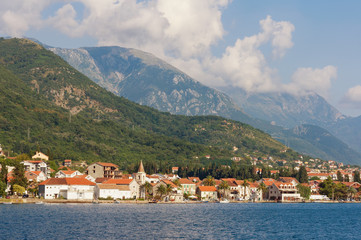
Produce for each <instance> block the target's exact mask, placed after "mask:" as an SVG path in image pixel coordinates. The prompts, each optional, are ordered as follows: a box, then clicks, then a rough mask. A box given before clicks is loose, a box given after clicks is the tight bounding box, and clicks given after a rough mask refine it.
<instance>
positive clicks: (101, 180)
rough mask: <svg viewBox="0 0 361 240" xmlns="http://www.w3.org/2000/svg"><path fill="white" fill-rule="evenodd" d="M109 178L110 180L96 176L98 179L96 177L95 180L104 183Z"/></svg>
mask: <svg viewBox="0 0 361 240" xmlns="http://www.w3.org/2000/svg"><path fill="white" fill-rule="evenodd" d="M107 180H109V178H103V177H99V178H96V179H95V182H96V183H102V182H105V181H107Z"/></svg>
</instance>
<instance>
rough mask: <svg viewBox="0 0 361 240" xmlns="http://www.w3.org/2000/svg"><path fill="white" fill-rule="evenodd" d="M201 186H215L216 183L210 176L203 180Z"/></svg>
mask: <svg viewBox="0 0 361 240" xmlns="http://www.w3.org/2000/svg"><path fill="white" fill-rule="evenodd" d="M203 185H204V186H214V185H216V182H215V181H214V178H213V177H212V176H208V177H207V178H205V179H203Z"/></svg>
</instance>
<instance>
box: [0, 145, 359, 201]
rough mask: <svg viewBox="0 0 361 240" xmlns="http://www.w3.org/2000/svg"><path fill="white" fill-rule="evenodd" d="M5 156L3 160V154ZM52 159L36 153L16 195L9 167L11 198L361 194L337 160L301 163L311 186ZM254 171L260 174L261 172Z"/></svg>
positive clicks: (354, 176)
mask: <svg viewBox="0 0 361 240" xmlns="http://www.w3.org/2000/svg"><path fill="white" fill-rule="evenodd" d="M0 155H2V156H3V157H4V153H3V152H2V151H1V150H0ZM9 158H10V157H9ZM10 159H11V158H10ZM48 160H49V157H48V156H47V155H45V154H44V153H42V152H38V151H37V152H36V153H35V155H34V156H32V159H31V160H24V161H22V162H21V164H22V166H23V168H24V177H25V178H26V180H27V182H28V187H27V189H25V188H24V189H23V190H18V192H15V191H14V189H18V188H14V187H13V186H12V180H13V179H14V178H15V177H16V176H14V167H13V166H6V168H7V183H6V184H7V187H6V190H5V192H6V198H7V199H12V198H19V197H20V198H22V197H24V198H27V197H33V198H36V199H41V200H44V201H50V202H51V201H52V200H63V201H67V200H69V201H91V202H97V201H102V200H108V201H115V202H117V203H119V202H122V201H124V202H125V201H127V202H129V201H136V202H141V201H143V202H149V203H156V202H167V203H172V202H175V203H186V202H222V203H228V202H313V201H320V202H324V201H325V202H328V201H335V200H337V201H359V200H360V195H361V192H360V190H361V189H360V187H361V184H360V183H359V182H360V174H359V173H360V172H359V169H358V168H350V167H349V166H348V167H346V168H345V167H344V166H343V164H342V163H339V164H338V165H337V163H336V162H334V161H330V162H328V166H327V169H328V170H329V171H325V170H326V169H323V167H325V165H324V163H320V168H318V169H312V168H310V167H309V166H308V165H307V166H306V167H305V166H303V165H304V162H300V161H297V164H298V166H296V167H295V168H297V170H299V169H300V168H303V169H305V170H306V171H307V181H303V182H302V183H300V181H299V180H297V179H296V178H295V177H282V176H280V175H279V172H280V170H271V171H270V172H271V174H272V177H271V178H261V179H260V180H258V181H254V180H252V179H246V180H238V179H236V178H221V179H214V178H213V177H211V176H208V177H206V178H204V179H200V178H199V177H187V178H181V177H179V176H178V171H179V167H172V171H171V172H169V173H163V174H160V173H156V174H152V175H149V174H147V173H146V172H145V170H144V166H143V162H142V161H140V162H139V168H138V171H137V172H135V173H123V172H122V171H121V170H120V169H119V166H118V165H116V164H114V163H108V162H95V163H92V164H90V165H87V164H86V163H85V162H82V163H81V164H82V167H83V168H84V169H86V170H85V171H84V172H80V171H79V170H73V169H72V167H74V164H73V163H72V160H70V159H65V160H64V161H63V164H62V166H61V167H59V168H58V170H57V171H56V172H55V171H54V170H53V169H51V168H50V167H49V165H48ZM255 161H256V160H255ZM313 161H315V160H313ZM316 161H317V160H316ZM316 164H317V163H316ZM340 167H343V169H341V168H340ZM325 168H326V167H325ZM255 170H256V171H261V169H258V168H256V167H255ZM51 176H52V177H51ZM326 183H328V184H329V185H327V184H326ZM327 189H328V190H329V192H327ZM330 191H332V192H330ZM4 197H5V196H4Z"/></svg>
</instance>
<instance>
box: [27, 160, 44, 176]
mask: <svg viewBox="0 0 361 240" xmlns="http://www.w3.org/2000/svg"><path fill="white" fill-rule="evenodd" d="M21 163H22V164H23V165H24V167H25V171H30V172H34V171H42V172H43V173H44V174H45V175H46V176H47V177H50V169H49V167H48V164H47V163H46V162H44V161H43V160H29V161H23V162H21Z"/></svg>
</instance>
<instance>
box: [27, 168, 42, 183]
mask: <svg viewBox="0 0 361 240" xmlns="http://www.w3.org/2000/svg"><path fill="white" fill-rule="evenodd" d="M24 175H25V177H26V178H27V179H28V181H29V182H42V181H45V180H46V179H47V177H46V175H45V173H44V172H42V171H25V174H24Z"/></svg>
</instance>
